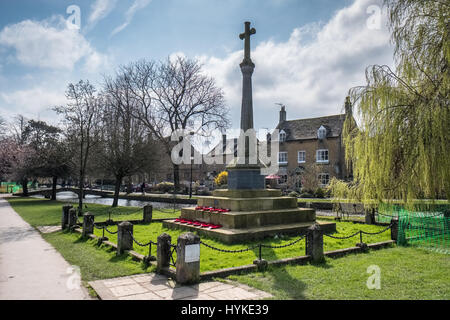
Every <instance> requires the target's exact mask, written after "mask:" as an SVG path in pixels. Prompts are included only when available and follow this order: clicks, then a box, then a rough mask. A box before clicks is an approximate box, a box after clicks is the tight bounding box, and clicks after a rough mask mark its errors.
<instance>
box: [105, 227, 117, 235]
mask: <svg viewBox="0 0 450 320" xmlns="http://www.w3.org/2000/svg"><path fill="white" fill-rule="evenodd" d="M104 229H105V230H106V231H107V232H108V233H110V234H116V233H118V232H119V230H117V231H116V232H112V231H109V230H108V228H107V227H106V226H104Z"/></svg>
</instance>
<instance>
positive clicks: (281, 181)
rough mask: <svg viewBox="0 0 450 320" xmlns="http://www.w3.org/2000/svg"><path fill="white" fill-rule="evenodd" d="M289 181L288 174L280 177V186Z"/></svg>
mask: <svg viewBox="0 0 450 320" xmlns="http://www.w3.org/2000/svg"><path fill="white" fill-rule="evenodd" d="M287 180H288V176H287V174H282V175H280V179H278V184H283V183H287Z"/></svg>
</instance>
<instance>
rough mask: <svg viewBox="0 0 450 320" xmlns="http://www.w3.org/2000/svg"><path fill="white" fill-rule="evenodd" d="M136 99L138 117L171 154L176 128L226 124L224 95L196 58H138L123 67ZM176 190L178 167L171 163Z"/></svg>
mask: <svg viewBox="0 0 450 320" xmlns="http://www.w3.org/2000/svg"><path fill="white" fill-rule="evenodd" d="M123 70H124V73H126V74H127V75H128V77H127V78H126V80H127V81H128V84H129V86H130V88H131V91H132V92H133V95H134V98H135V99H136V107H137V109H136V114H135V116H136V118H138V119H139V120H140V121H141V122H142V123H143V124H144V125H145V126H146V127H147V129H148V130H149V132H150V133H151V134H152V136H153V137H155V138H156V139H157V140H158V141H159V142H160V143H161V145H162V146H164V149H165V152H166V154H167V155H168V156H169V157H170V156H171V152H172V147H173V145H174V143H173V142H172V141H171V139H170V137H171V135H172V133H174V132H175V131H177V130H179V129H183V130H186V131H187V132H191V131H192V132H196V133H198V134H205V135H207V134H208V133H209V132H210V131H211V130H214V129H222V130H223V129H225V128H227V127H228V126H229V124H230V120H229V118H228V109H227V108H226V106H225V102H224V95H223V92H222V90H221V89H220V88H218V87H217V86H216V84H215V81H214V79H213V78H211V77H208V76H206V75H204V74H203V73H202V70H201V65H200V64H199V62H198V61H196V60H191V59H186V58H184V57H177V58H175V59H167V60H166V61H165V62H160V63H155V62H150V61H145V60H141V61H139V62H136V63H133V64H130V65H128V66H125V67H123ZM173 173H174V183H175V189H176V190H177V189H179V181H180V179H179V166H178V165H177V164H173Z"/></svg>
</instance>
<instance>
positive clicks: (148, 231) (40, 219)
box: [8, 198, 390, 272]
mask: <svg viewBox="0 0 450 320" xmlns="http://www.w3.org/2000/svg"><path fill="white" fill-rule="evenodd" d="M8 201H9V202H10V203H11V205H12V206H13V208H14V210H16V212H18V213H19V214H20V215H21V216H22V217H23V218H24V219H25V220H26V221H27V222H28V223H30V224H31V225H33V226H42V225H58V224H59V223H60V221H61V212H62V206H63V205H64V203H63V202H59V201H50V200H47V199H34V198H9V199H8ZM136 209H138V208H131V207H118V208H114V209H113V210H114V213H113V214H112V218H113V219H114V220H116V221H119V220H134V219H141V218H142V211H141V212H139V213H133V214H127V213H129V212H133V211H135V210H136ZM88 210H89V211H91V212H93V213H94V214H95V216H96V221H105V220H106V219H108V211H109V210H110V207H108V206H104V205H95V204H88ZM154 211H155V212H154V217H155V218H157V217H158V216H161V217H162V216H164V217H168V216H170V215H168V214H167V213H160V212H158V211H156V210H154ZM383 228H384V227H380V226H372V225H362V224H353V223H351V222H337V231H338V232H337V234H336V235H337V236H347V235H350V234H353V233H355V232H357V231H359V230H363V231H367V232H377V231H380V230H382V229H383ZM108 229H109V230H111V231H113V232H115V231H116V230H117V226H109V227H108ZM94 232H95V234H96V235H97V236H101V235H102V230H99V229H95V230H94ZM163 232H166V233H168V234H170V235H171V237H172V243H176V241H177V238H178V236H179V235H181V234H182V233H183V231H181V230H170V229H166V228H163V226H162V223H160V222H153V223H151V224H143V225H135V226H134V237H135V238H136V239H137V240H138V241H139V242H141V243H147V242H148V241H149V240H152V241H154V242H156V241H157V237H158V236H159V235H160V234H161V233H163ZM106 236H107V237H108V238H109V240H110V241H112V242H114V243H116V242H117V234H115V235H111V234H106ZM297 238H298V237H292V236H284V237H282V236H280V237H278V238H268V239H265V240H264V241H262V242H261V241H253V242H246V243H242V244H234V245H227V244H224V243H222V242H220V241H217V240H214V239H208V238H207V237H204V236H202V240H203V241H205V242H206V243H208V244H209V245H212V246H214V247H218V248H223V249H227V250H241V249H245V248H248V247H252V246H256V245H258V244H259V243H260V242H261V243H263V244H266V245H272V246H280V245H285V244H288V243H290V242H292V241H294V240H296V239H297ZM389 239H390V232H389V231H387V232H385V233H382V234H379V235H375V236H366V235H364V237H363V241H364V242H366V243H375V242H380V241H385V240H389ZM357 242H359V236H356V237H353V238H351V239H345V240H340V239H332V238H329V237H325V238H324V250H325V251H330V250H336V249H342V248H348V247H353V246H355V244H356V243H357ZM134 250H135V251H137V252H139V253H141V254H143V255H147V254H148V247H140V246H138V245H136V244H135V245H134ZM153 250H155V249H154V248H153ZM258 255H259V249H258V248H254V249H252V250H250V251H247V252H242V253H236V254H235V253H222V252H218V251H215V250H212V249H210V248H207V247H205V246H202V247H201V261H200V268H201V271H202V272H204V271H211V270H218V269H223V268H229V267H237V266H242V265H246V264H252V263H253V260H255V259H256V258H257V257H258ZM303 255H305V240H302V241H300V242H298V243H296V244H295V245H292V246H289V247H286V248H281V249H270V248H263V249H262V257H263V258H264V259H266V260H269V261H270V260H277V259H282V258H290V257H297V256H303Z"/></svg>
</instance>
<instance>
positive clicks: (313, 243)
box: [306, 224, 324, 262]
mask: <svg viewBox="0 0 450 320" xmlns="http://www.w3.org/2000/svg"><path fill="white" fill-rule="evenodd" d="M306 255H307V256H311V258H312V261H313V262H320V261H322V260H323V259H324V254H323V231H322V229H321V228H320V226H319V225H318V224H314V225H312V226H311V227H309V228H308V231H307V233H306Z"/></svg>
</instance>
